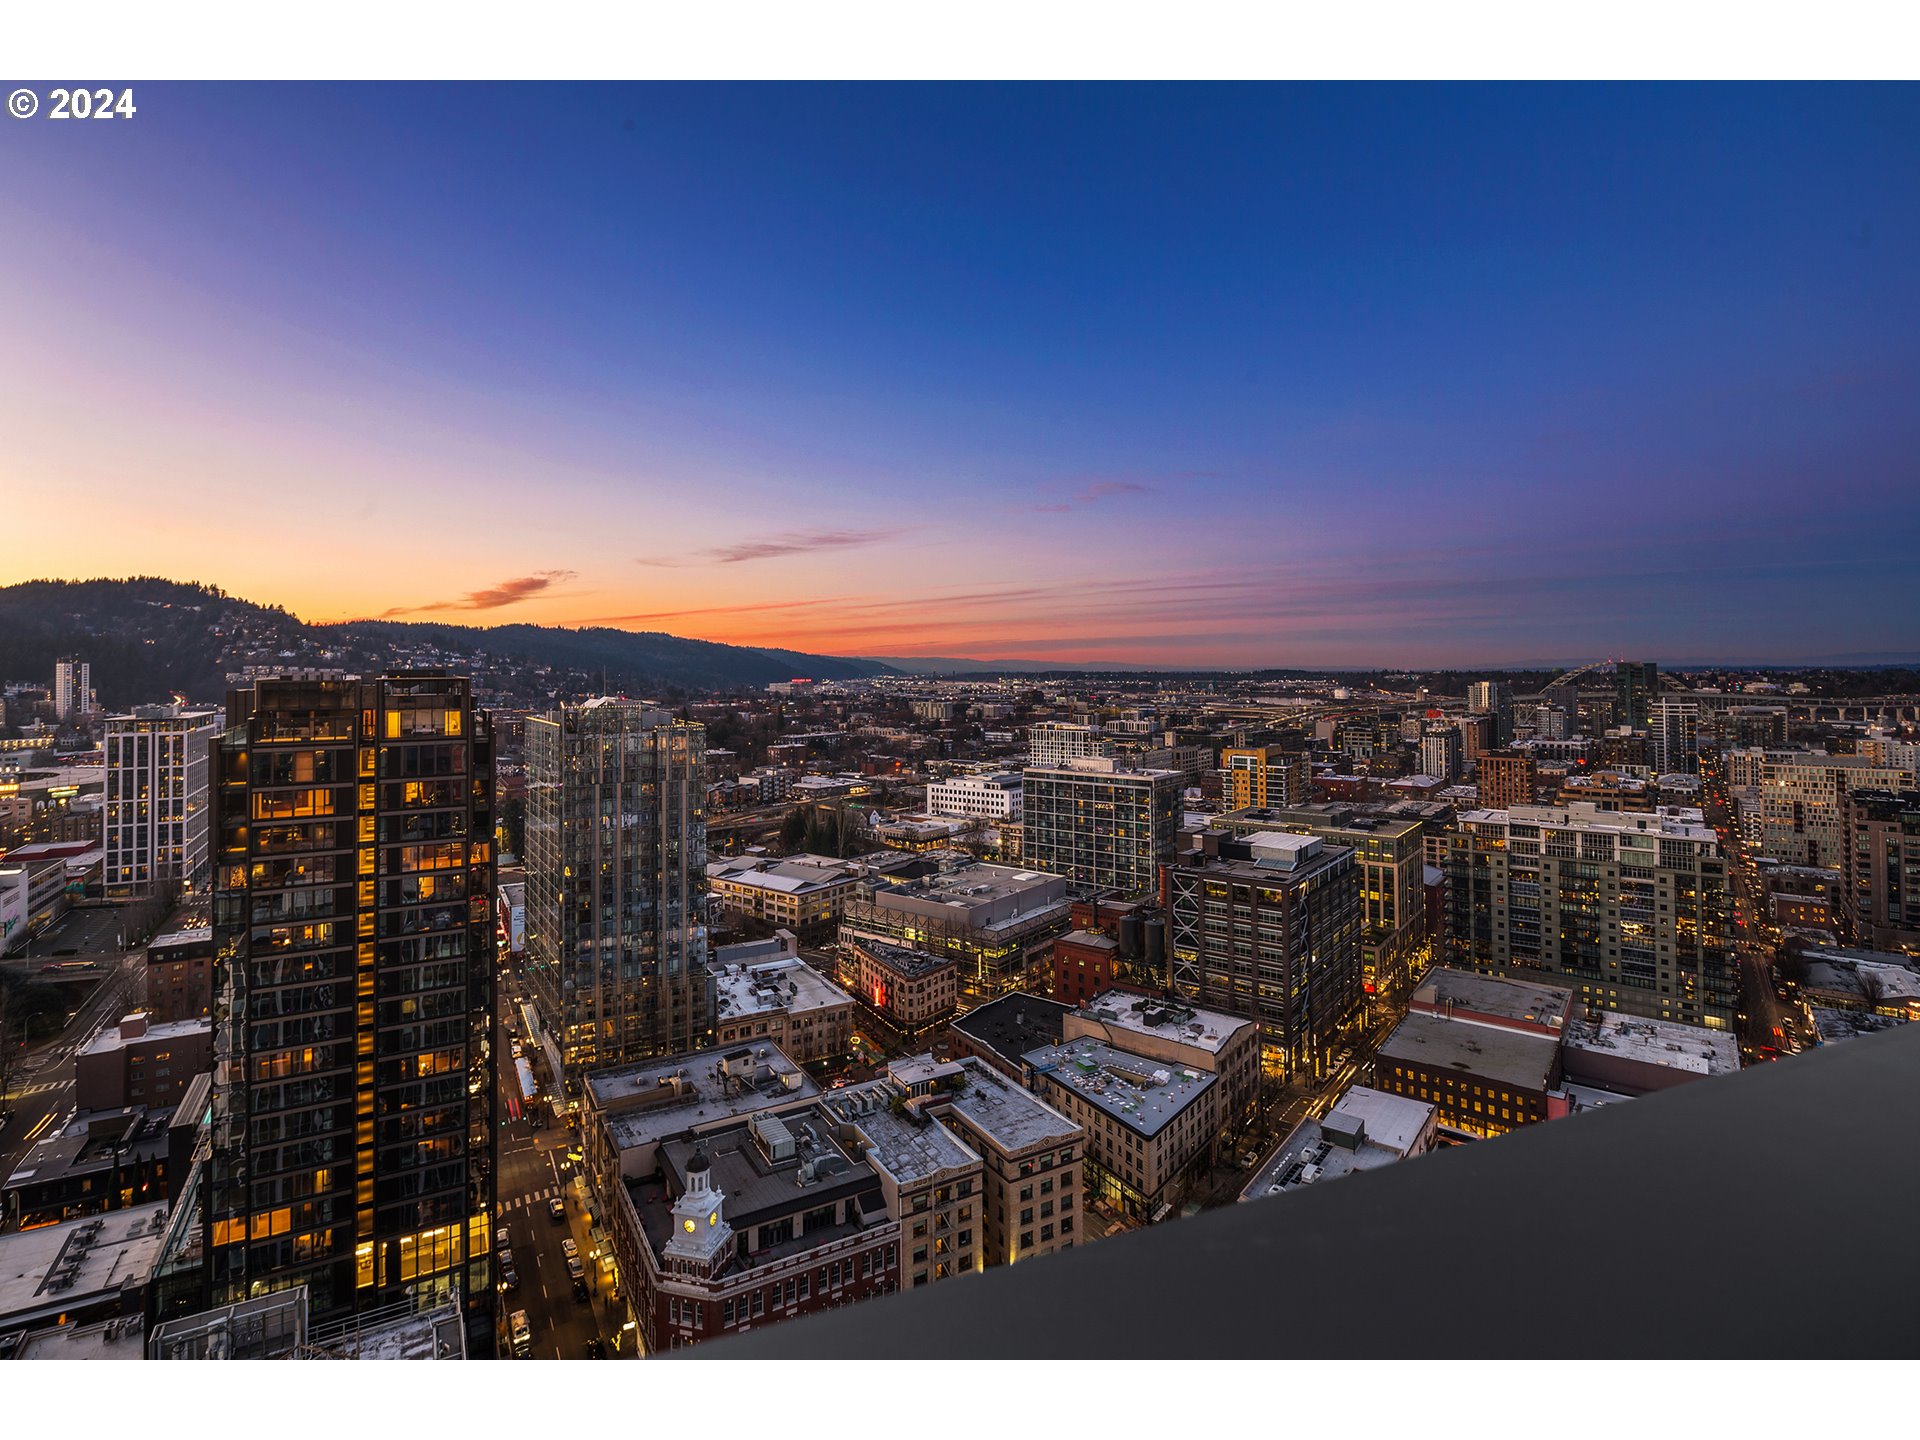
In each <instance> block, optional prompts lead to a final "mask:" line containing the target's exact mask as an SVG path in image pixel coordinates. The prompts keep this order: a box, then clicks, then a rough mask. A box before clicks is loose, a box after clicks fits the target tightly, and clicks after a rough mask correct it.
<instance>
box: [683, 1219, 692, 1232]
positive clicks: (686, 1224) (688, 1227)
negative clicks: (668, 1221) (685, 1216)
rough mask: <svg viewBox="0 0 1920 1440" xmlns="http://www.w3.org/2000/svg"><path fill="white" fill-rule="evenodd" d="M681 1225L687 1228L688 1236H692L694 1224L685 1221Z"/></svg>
mask: <svg viewBox="0 0 1920 1440" xmlns="http://www.w3.org/2000/svg"><path fill="white" fill-rule="evenodd" d="M680 1223H681V1224H682V1225H685V1226H686V1227H687V1234H689V1235H691V1234H692V1233H693V1222H692V1221H691V1220H683V1221H681V1222H680Z"/></svg>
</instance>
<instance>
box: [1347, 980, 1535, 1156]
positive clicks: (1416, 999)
mask: <svg viewBox="0 0 1920 1440" xmlns="http://www.w3.org/2000/svg"><path fill="white" fill-rule="evenodd" d="M1572 1012H1573V994H1572V992H1571V991H1570V990H1567V989H1566V988H1565V987H1563V986H1559V985H1541V984H1534V983H1531V982H1523V981H1516V980H1503V979H1495V978H1492V977H1489V976H1484V975H1473V974H1467V973H1463V972H1461V971H1458V970H1452V969H1447V968H1445V967H1441V968H1438V969H1435V970H1432V971H1430V972H1428V974H1427V976H1426V977H1425V978H1424V979H1423V980H1422V981H1421V982H1420V985H1419V987H1418V988H1417V989H1415V991H1414V993H1413V998H1412V1001H1411V1003H1410V1004H1409V1006H1408V1011H1407V1016H1406V1018H1405V1019H1404V1020H1402V1021H1401V1022H1400V1024H1399V1025H1398V1026H1397V1027H1395V1029H1394V1032H1393V1034H1391V1035H1390V1036H1388V1037H1387V1039H1386V1041H1385V1043H1384V1044H1382V1045H1381V1047H1380V1049H1379V1051H1378V1052H1377V1053H1376V1055H1375V1057H1374V1061H1373V1082H1372V1084H1373V1088H1374V1089H1376V1090H1380V1091H1383V1092H1385V1093H1387V1094H1389V1095H1397V1096H1401V1097H1403V1098H1406V1099H1412V1100H1418V1101H1420V1102H1422V1103H1424V1104H1428V1105H1432V1106H1433V1107H1434V1109H1435V1110H1436V1111H1437V1112H1438V1114H1437V1122H1438V1124H1439V1127H1440V1128H1441V1129H1443V1130H1448V1131H1451V1132H1453V1133H1455V1134H1461V1135H1471V1136H1492V1135H1504V1134H1505V1133H1506V1132H1507V1131H1509V1130H1513V1129H1517V1128H1518V1127H1520V1126H1522V1125H1529V1124H1534V1123H1536V1122H1538V1121H1542V1120H1547V1119H1551V1118H1553V1117H1555V1116H1558V1115H1564V1114H1566V1113H1567V1112H1568V1108H1569V1104H1568V1101H1567V1100H1566V1097H1565V1095H1564V1092H1563V1091H1562V1090H1561V1057H1560V1042H1561V1038H1562V1037H1563V1036H1564V1035H1565V1033H1566V1029H1567V1025H1568V1023H1569V1020H1570V1018H1571V1015H1572Z"/></svg>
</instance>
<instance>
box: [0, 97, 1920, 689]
mask: <svg viewBox="0 0 1920 1440" xmlns="http://www.w3.org/2000/svg"><path fill="white" fill-rule="evenodd" d="M137 95H138V98H139V102H140V111H139V114H138V116H137V117H136V118H135V119H134V120H132V121H125V122H122V121H115V122H104V123H101V122H84V123H74V124H70V125H66V126H61V125H58V124H50V123H42V122H40V121H35V122H29V123H25V124H19V123H16V124H10V125H7V126H4V127H0V160H4V162H5V164H6V165H7V169H8V173H9V186H8V190H7V193H6V194H5V195H4V196H0V308H4V309H5V310H6V311H7V312H8V313H10V314H11V315H13V316H15V317H16V320H15V323H14V324H13V325H12V326H11V327H9V330H8V333H6V334H5V335H4V336H0V385H3V386H4V389H3V390H0V429H4V430H5V431H6V432H7V433H8V434H9V435H10V436H12V437H13V443H12V444H11V445H10V447H9V449H10V452H11V453H10V454H8V455H6V456H4V457H0V474H7V475H9V476H10V478H11V479H12V480H16V481H18V482H20V483H22V484H25V485H39V486H49V485H51V486H55V487H59V488H61V489H63V490H71V491H73V492H74V493H77V494H86V495H89V496H94V497H98V499H99V501H100V511H101V513H100V524H99V527H98V529H86V530H79V531H76V532H74V533H72V534H63V535H61V536H59V537H56V538H52V539H50V540H48V541H47V542H46V544H45V545H44V546H41V547H39V548H36V549H35V550H34V551H33V552H32V553H30V554H24V555H20V554H16V555H14V556H11V557H9V558H8V559H7V560H6V561H4V562H0V565H4V566H5V567H6V568H7V569H9V570H14V571H17V572H18V573H17V574H13V575H11V576H8V577H5V578H15V579H17V578H23V577H24V576H26V575H30V574H48V573H52V574H68V575H82V574H86V575H90V574H99V573H129V572H132V571H145V572H148V573H153V572H158V573H167V574H175V575H177V576H179V577H180V578H198V579H204V580H208V581H212V582H215V583H219V584H222V585H225V586H226V587H227V588H229V589H231V590H234V591H236V592H237V593H241V594H245V595H249V596H251V597H252V598H257V599H261V600H266V601H276V602H280V603H285V604H287V605H288V606H289V607H290V608H292V609H294V610H295V611H297V612H298V613H300V614H302V615H303V616H306V617H308V618H313V619H337V618H343V617H346V616H352V615H371V614H389V613H394V614H411V613H420V614H426V613H433V614H436V615H445V616H447V617H448V618H469V619H472V620H474V621H475V622H476V623H486V622H488V621H492V620H502V621H504V620H533V621H539V622H543V623H558V624H577V623H595V622H599V623H617V624H624V625H628V626H630V627H632V628H642V629H664V630H670V631H673V632H675V633H680V634H691V635H700V636H703V637H705V638H711V639H719V640H733V641H740V642H744V643H754V644H770V645H771V644H779V645H788V646H792V647H794V648H800V649H814V650H823V651H831V652H835V653H850V654H851V653H859V654H889V655H903V654H939V655H972V656H1008V657H1017V658H1057V659H1061V660H1113V661H1116V662H1139V663H1165V664H1197V665H1260V664H1271V665H1286V664H1342V663H1346V664H1416V665H1417V664H1426V665H1439V664H1493V663H1499V662H1502V661H1518V660H1524V659H1535V658H1543V657H1547V658H1559V657H1567V658H1573V657H1580V656H1589V655H1592V656H1599V655H1618V654H1629V653H1631V654H1648V655H1656V656H1658V655H1666V656H1702V655H1729V656H1743V657H1773V658H1780V659H1791V658H1797V657H1802V656H1809V655H1822V654H1832V653H1837V652H1852V651H1871V650H1890V649H1911V648H1913V647H1914V645H1915V643H1916V642H1915V639H1914V634H1915V632H1914V624H1913V621H1914V617H1915V615H1916V614H1917V613H1920V583H1917V582H1920V575H1916V566H1915V561H1914V558H1913V556H1914V541H1915V539H1916V538H1917V537H1920V483H1916V482H1917V480H1920V477H1916V474H1915V469H1916V465H1915V460H1914V456H1915V455H1916V454H1920V445H1916V441H1920V433H1916V432H1920V421H1916V419H1915V418H1914V417H1915V415H1916V414H1920V404H1916V403H1915V401H1914V399H1913V396H1914V395H1915V394H1916V392H1917V391H1920V386H1917V385H1916V382H1917V381H1920V326H1916V323H1915V322H1916V320H1920V275H1917V274H1916V267H1915V266H1914V265H1913V264H1912V261H1911V257H1912V255H1913V254H1914V253H1916V240H1920V179H1916V174H1917V173H1920V167H1916V166H1915V164H1914V158H1915V156H1916V154H1917V153H1920V145H1916V141H1920V100H1916V98H1915V95H1914V92H1913V90H1912V89H1911V87H1905V88H1903V87H1876V86H1812V85H1795V86H1758V85H1714V86H1698V87H1692V86H1683V87H1668V86H1649V85H1623V86H1552V85H1501V86H1470V85H1431V86H1401V85H1362V86H1334V85H1285V86H1280V85H1272V86H1229V85H1201V86H1185V85H1157V86H1103V85H1069V86H1022V85H993V86H956V87H920V86H910V85H877V86H857V87H835V86H814V85H790V86H763V87H756V86H715V87H704V86H693V85H665V86H644V85H610V86H542V85H511V86H339V87H335V86H313V85H289V86H225V85H206V86H186V85H165V86H160V85H156V86H141V87H138V89H137ZM156 485H157V486H159V487H160V488H161V489H163V490H164V491H165V492H166V493H169V494H171V495H173V496H175V497H176V498H177V499H178V500H180V501H181V502H183V503H181V504H179V505H175V506H169V507H166V508H165V511H164V513H161V514H157V515H156V514H154V513H152V510H153V495H154V493H155V487H156ZM262 487H264V488H265V489H266V490H267V491H268V492H269V493H273V494H276V495H282V496H284V497H285V498H286V507H287V510H286V513H294V514H297V515H298V516H299V517H300V524H299V527H298V529H299V535H300V538H301V540H302V542H303V543H300V544H295V545H291V546H289V545H287V544H285V543H283V538H281V537H284V534H285V531H284V522H285V513H281V514H275V513H272V512H271V511H263V510H262V508H261V507H259V506H258V505H255V504H251V503H249V502H248V500H247V499H246V497H247V496H249V495H257V494H259V493H260V492H261V489H262ZM422 525H426V526H430V527H432V528H433V530H434V531H435V533H437V534H439V535H440V536H441V537H443V538H444V539H445V540H446V541H447V542H448V543H447V544H446V545H444V546H439V547H434V548H433V550H432V551H431V552H429V551H428V550H427V548H426V547H423V546H422V545H421V544H420V543H419V541H418V539H417V538H416V537H417V535H418V527H420V526H422ZM343 555H345V556H348V557H350V558H349V559H348V560H347V561H346V562H345V563H343V560H342V556H343ZM469 612H470V613H469Z"/></svg>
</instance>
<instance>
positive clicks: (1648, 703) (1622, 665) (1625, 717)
mask: <svg viewBox="0 0 1920 1440" xmlns="http://www.w3.org/2000/svg"><path fill="white" fill-rule="evenodd" d="M1659 693H1660V667H1659V666H1658V665H1656V664H1655V663H1654V662H1653V661H1651V660H1622V661H1620V662H1619V663H1618V664H1617V665H1615V666H1614V667H1613V699H1614V706H1613V708H1614V718H1615V719H1616V720H1617V721H1618V722H1619V723H1620V724H1622V725H1631V726H1633V727H1634V729H1636V730H1644V729H1646V728H1647V717H1648V715H1649V713H1650V712H1651V710H1652V707H1653V699H1654V697H1655V696H1656V695H1658V694H1659Z"/></svg>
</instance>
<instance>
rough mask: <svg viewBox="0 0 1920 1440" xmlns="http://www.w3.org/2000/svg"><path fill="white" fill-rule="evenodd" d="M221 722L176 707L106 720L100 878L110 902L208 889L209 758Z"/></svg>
mask: <svg viewBox="0 0 1920 1440" xmlns="http://www.w3.org/2000/svg"><path fill="white" fill-rule="evenodd" d="M220 718H221V717H220V713H219V712H218V711H217V710H187V709H184V708H182V707H181V706H178V705H152V706H144V707H141V708H139V709H136V710H134V711H133V712H132V713H130V714H127V715H114V716H110V717H109V718H108V720H107V722H106V735H105V737H104V739H103V740H102V742H101V745H102V749H103V751H104V753H105V756H106V790H105V801H104V805H103V809H102V812H101V818H102V827H103V828H102V845H103V848H104V849H105V851H106V856H105V860H104V862H103V867H102V875H101V878H102V880H103V882H104V883H105V885H106V891H107V894H108V895H109V896H112V897H117V898H126V897H129V896H136V895H152V894H155V893H157V892H160V891H163V890H166V889H168V888H169V887H176V886H177V887H179V888H181V889H186V890H192V889H194V888H196V887H198V886H201V885H203V884H204V883H205V881H206V874H207V756H208V754H209V749H210V745H211V742H212V740H213V737H214V736H215V735H217V734H218V733H219V732H220V728H221V726H220Z"/></svg>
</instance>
